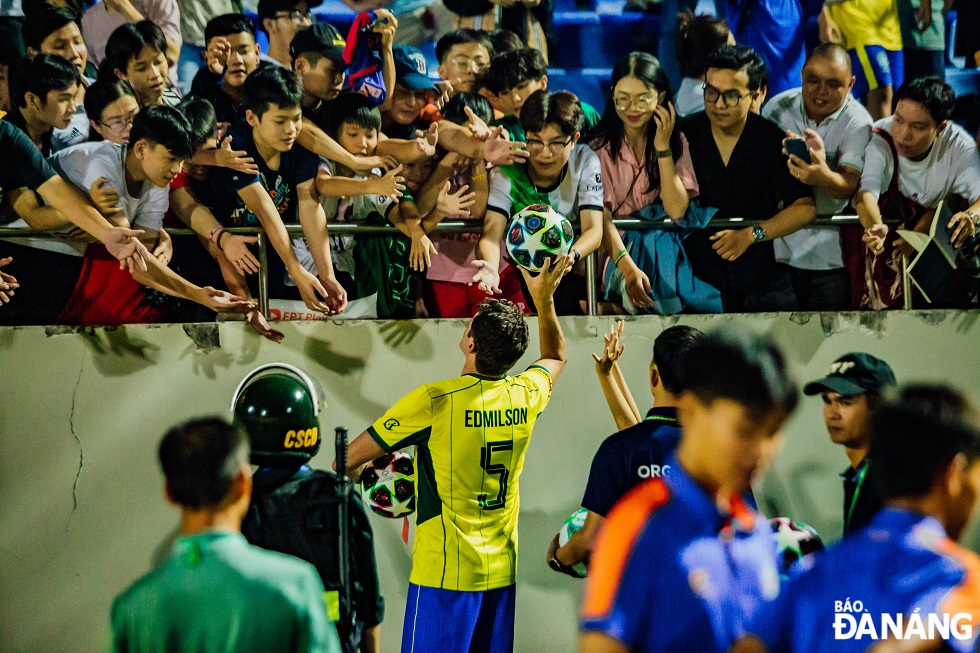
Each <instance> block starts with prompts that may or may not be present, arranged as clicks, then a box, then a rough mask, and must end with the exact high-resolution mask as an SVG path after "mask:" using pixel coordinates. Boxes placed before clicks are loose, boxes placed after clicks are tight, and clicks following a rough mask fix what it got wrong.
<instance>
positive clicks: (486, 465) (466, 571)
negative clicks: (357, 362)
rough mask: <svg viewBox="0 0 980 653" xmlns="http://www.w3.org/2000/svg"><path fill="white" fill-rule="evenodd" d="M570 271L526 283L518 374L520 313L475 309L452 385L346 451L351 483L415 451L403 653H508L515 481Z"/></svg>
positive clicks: (556, 363) (431, 390)
mask: <svg viewBox="0 0 980 653" xmlns="http://www.w3.org/2000/svg"><path fill="white" fill-rule="evenodd" d="M570 265H571V257H562V258H560V259H558V261H557V262H556V263H555V264H554V266H552V267H549V268H545V270H543V271H542V272H541V273H540V274H539V275H538V276H537V277H534V278H532V277H530V276H528V275H527V274H526V273H525V278H526V280H527V284H528V289H529V290H530V291H531V293H532V296H533V298H534V304H535V306H536V307H537V308H538V330H539V339H540V343H541V357H540V359H539V360H537V361H536V362H535V363H534V364H533V365H531V367H529V368H528V369H527V370H526V371H525V372H523V373H520V374H516V375H514V376H508V375H507V373H508V372H509V371H510V369H511V368H512V367H513V366H514V365H515V364H516V363H517V361H518V360H519V359H520V358H521V356H522V355H523V354H524V352H525V350H526V349H527V345H528V339H529V334H528V327H527V323H526V321H525V319H524V314H523V312H522V309H521V308H519V307H517V306H516V305H514V304H512V303H511V302H509V301H506V300H488V301H485V302H484V303H483V304H481V305H480V307H479V310H478V312H477V314H476V316H475V317H474V318H473V319H472V320H471V321H470V323H469V326H468V327H467V329H466V331H465V332H464V333H463V338H462V340H461V341H460V343H459V346H460V349H461V350H462V351H463V354H464V355H465V357H466V360H465V363H464V364H463V370H462V374H461V375H460V376H458V377H456V378H453V379H449V380H447V381H439V382H437V383H428V384H426V385H423V386H422V387H420V388H418V389H416V390H413V391H412V392H410V393H409V394H407V395H405V396H404V397H402V398H401V399H400V400H398V402H396V403H395V405H394V406H392V407H391V408H390V409H389V410H388V411H387V412H386V413H385V414H384V415H383V416H382V417H380V418H379V419H378V420H377V421H376V422H375V423H374V424H373V425H371V426H370V427H369V428H368V429H367V430H366V431H364V433H362V434H361V435H360V436H358V437H357V438H356V439H355V440H354V441H353V442H352V443H351V445H350V450H349V452H348V464H349V466H350V468H351V469H352V471H356V470H357V468H359V467H360V466H361V465H363V464H364V463H366V462H368V461H370V460H373V459H374V458H377V457H378V456H380V455H382V453H384V452H387V451H393V450H396V449H401V448H404V447H406V446H414V447H415V453H416V467H417V470H418V488H417V494H418V510H417V512H416V525H417V527H416V531H415V543H414V547H413V551H412V575H411V579H410V584H409V591H408V604H407V605H406V610H405V626H404V630H403V635H402V651H439V652H440V653H446V652H448V653H452V652H455V651H459V652H460V653H463V652H466V651H470V650H481V651H488V652H492V653H498V652H502V653H503V652H509V651H512V650H513V647H514V598H515V589H514V588H515V582H516V580H517V517H518V512H519V510H520V497H519V492H518V480H519V479H520V475H521V470H522V469H523V467H524V454H525V453H526V451H527V447H528V444H529V443H530V440H531V433H532V429H533V428H534V423H535V421H536V420H537V418H538V416H539V415H540V414H541V412H542V411H543V410H544V408H545V407H546V406H547V404H548V401H549V399H550V398H551V389H552V384H553V383H554V381H555V379H556V378H557V377H558V375H559V374H560V373H561V370H562V369H563V368H564V365H565V340H564V336H563V335H562V332H561V327H560V326H559V324H558V318H557V317H556V315H555V305H554V299H553V295H554V291H555V288H556V287H557V286H558V283H559V282H560V281H561V278H562V276H563V274H564V272H565V270H566V269H567V268H568V267H569V266H570Z"/></svg>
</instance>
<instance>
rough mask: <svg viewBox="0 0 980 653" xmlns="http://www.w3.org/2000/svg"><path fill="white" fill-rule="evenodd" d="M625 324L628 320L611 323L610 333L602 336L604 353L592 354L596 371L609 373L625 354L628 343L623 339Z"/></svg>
mask: <svg viewBox="0 0 980 653" xmlns="http://www.w3.org/2000/svg"><path fill="white" fill-rule="evenodd" d="M625 324H626V322H624V321H623V320H619V321H617V322H616V324H611V325H609V334H608V335H604V336H602V341H603V347H602V355H601V356H599V355H596V354H592V358H593V359H594V360H595V368H596V371H598V372H599V373H601V374H608V373H609V371H610V370H612V366H613V363H615V362H616V361H617V360H619V357H620V356H622V355H623V351H624V350H625V349H626V345H624V344H623V343H622V342H621V340H622V338H623V325H625Z"/></svg>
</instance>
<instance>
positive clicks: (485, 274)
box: [473, 259, 501, 295]
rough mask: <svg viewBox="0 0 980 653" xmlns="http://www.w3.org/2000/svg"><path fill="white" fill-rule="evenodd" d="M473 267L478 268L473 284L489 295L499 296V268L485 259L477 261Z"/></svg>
mask: <svg viewBox="0 0 980 653" xmlns="http://www.w3.org/2000/svg"><path fill="white" fill-rule="evenodd" d="M473 267H475V268H476V274H474V275H473V283H475V284H477V287H478V288H479V289H480V290H482V291H483V292H485V293H486V294H488V295H499V294H500V293H501V291H500V273H498V272H497V266H496V265H491V264H490V262H489V261H484V260H483V259H475V260H474V261H473Z"/></svg>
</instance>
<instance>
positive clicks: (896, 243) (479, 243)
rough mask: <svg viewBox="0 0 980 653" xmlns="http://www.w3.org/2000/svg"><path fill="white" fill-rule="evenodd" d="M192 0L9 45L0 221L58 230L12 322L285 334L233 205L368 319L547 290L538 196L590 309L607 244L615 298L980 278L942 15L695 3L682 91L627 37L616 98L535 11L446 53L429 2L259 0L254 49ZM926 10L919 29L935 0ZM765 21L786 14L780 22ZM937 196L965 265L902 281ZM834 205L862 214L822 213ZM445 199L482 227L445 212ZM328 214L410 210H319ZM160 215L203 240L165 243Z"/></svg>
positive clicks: (565, 306)
mask: <svg viewBox="0 0 980 653" xmlns="http://www.w3.org/2000/svg"><path fill="white" fill-rule="evenodd" d="M178 4H181V3H176V2H175V1H174V0H171V1H170V2H163V1H161V2H148V1H147V2H131V0H110V1H106V2H101V3H99V4H97V5H95V6H93V7H90V8H88V9H87V10H85V11H84V13H81V7H77V6H74V5H72V4H70V3H69V4H68V5H67V6H63V3H60V2H51V3H49V2H44V1H41V0H33V1H31V2H25V4H24V12H25V14H26V19H25V20H24V21H23V22H22V23H21V28H22V29H21V33H22V37H23V43H24V45H25V48H26V56H24V57H23V58H20V59H18V60H16V61H14V62H13V63H12V64H11V65H10V67H9V71H10V72H9V75H8V79H9V84H8V86H9V92H8V94H7V97H8V98H9V106H8V107H7V113H6V115H5V116H4V118H3V120H2V121H0V151H2V153H3V156H4V159H5V161H6V162H7V165H4V166H3V167H2V168H0V186H2V188H3V189H4V193H3V206H2V211H0V213H2V215H3V219H2V220H0V222H2V223H3V225H4V226H7V227H15V228H16V227H21V228H25V229H27V228H30V229H35V230H44V231H49V232H52V233H53V234H55V235H56V236H57V237H56V238H51V237H45V238H39V237H33V236H29V235H25V236H24V237H16V238H5V239H3V240H0V266H4V269H3V271H2V272H0V275H2V276H0V324H52V323H63V324H120V323H132V322H157V321H168V320H175V321H194V320H201V319H209V317H208V313H209V312H210V311H216V312H219V313H240V314H242V315H243V316H244V318H245V319H246V320H247V321H248V322H249V323H250V324H251V325H252V327H253V328H254V329H255V330H256V331H257V332H259V333H261V334H263V335H265V336H267V337H269V338H271V339H274V340H278V339H279V338H281V334H280V333H279V332H277V331H276V330H275V329H274V328H272V326H271V325H270V324H269V322H267V320H266V317H267V316H265V315H263V314H262V313H260V311H259V310H258V306H257V301H256V297H257V285H258V284H257V281H256V278H257V274H256V273H257V272H258V271H259V263H258V256H257V238H256V237H255V236H252V235H241V234H232V233H230V232H229V231H228V229H229V228H232V227H259V228H261V229H262V230H263V231H264V233H265V236H266V237H267V238H268V242H269V244H270V245H271V250H273V252H274V254H273V253H272V252H270V256H269V269H268V275H269V285H268V287H269V295H270V297H272V298H273V299H274V300H277V301H283V302H286V303H288V302H290V301H291V300H292V301H293V302H296V304H295V305H297V306H299V305H300V304H299V302H302V305H305V307H306V309H307V310H308V311H311V312H314V313H317V314H323V315H334V314H338V313H341V312H343V311H344V310H345V308H346V306H347V305H348V302H349V301H350V300H353V299H360V300H365V301H367V302H369V304H370V307H369V309H368V310H367V311H366V313H363V314H365V315H369V316H376V317H379V318H385V319H387V318H412V317H423V316H434V317H468V316H471V315H473V314H474V313H475V310H476V306H477V305H478V304H479V302H480V301H481V300H482V299H483V298H485V297H486V296H487V295H503V296H504V297H506V298H508V299H510V300H512V301H514V302H515V303H517V304H518V305H521V306H523V307H525V308H526V310H527V311H528V312H532V311H533V310H534V307H533V302H531V301H528V299H527V298H528V294H527V289H526V286H525V284H524V281H523V279H522V278H521V276H520V275H519V274H517V273H516V270H515V269H514V267H513V263H512V262H511V261H509V259H508V257H507V255H506V252H505V248H503V247H502V242H501V241H502V238H503V236H504V234H505V233H506V229H507V223H508V220H509V218H510V217H511V216H512V215H513V214H514V213H516V212H517V211H519V210H521V209H522V208H524V207H525V206H528V205H530V204H535V203H545V204H549V205H551V206H552V207H554V208H555V209H557V210H558V211H559V212H561V213H562V214H564V215H566V216H567V217H568V218H569V219H570V220H572V221H573V223H574V224H575V225H576V226H577V229H578V236H577V239H576V241H575V243H574V245H573V248H572V252H571V254H570V257H571V259H572V260H571V262H572V263H574V266H572V267H571V272H570V273H569V274H568V275H567V276H566V278H565V280H564V281H563V282H562V284H561V286H560V287H559V290H558V293H557V296H556V303H557V305H558V308H559V313H560V314H581V313H582V312H584V310H585V295H586V280H585V265H584V261H583V260H582V259H583V258H584V257H588V256H590V255H592V254H593V253H598V255H599V261H600V268H599V269H600V270H602V279H601V288H602V296H601V299H602V300H603V301H602V308H603V310H606V311H610V312H628V313H659V314H673V313H679V312H722V311H724V312H746V311H747V312H752V311H777V310H819V311H829V310H850V309H860V308H870V309H882V308H892V307H901V306H902V305H903V304H904V303H906V302H907V301H911V302H912V303H913V305H915V304H919V305H927V304H926V303H925V302H926V301H927V300H928V301H930V302H932V304H931V305H933V306H954V307H965V306H970V305H972V304H974V303H975V302H976V301H977V295H978V293H977V288H978V285H980V284H978V281H977V275H976V273H975V269H976V267H977V264H976V251H977V241H978V239H977V232H978V227H980V157H978V153H977V145H976V142H975V141H974V140H973V137H972V136H971V135H970V134H969V133H968V132H967V131H966V130H965V129H963V128H962V127H960V126H959V125H957V124H955V123H953V122H951V120H950V118H951V116H952V113H953V110H954V104H955V101H956V99H955V97H954V93H953V90H952V89H951V88H950V87H949V86H948V85H947V84H945V83H944V82H943V81H942V78H941V74H942V72H943V66H942V64H943V60H942V57H941V56H940V57H938V59H937V57H935V56H933V55H932V54H930V53H932V52H933V51H934V47H933V45H934V44H933V42H932V41H929V42H928V43H925V41H923V42H924V43H925V45H921V44H920V45H921V47H919V46H918V45H916V46H915V47H911V46H909V45H906V49H905V50H904V51H903V49H902V43H903V41H902V38H903V34H904V32H905V31H906V30H905V28H906V27H907V26H906V25H905V22H907V21H902V23H901V27H902V29H899V20H898V16H899V14H901V13H902V12H903V11H905V10H904V9H903V8H902V7H901V5H902V3H901V2H899V3H898V4H899V7H898V8H897V9H896V8H895V7H891V8H890V9H889V10H888V11H889V12H890V13H889V21H890V20H891V18H894V27H895V29H894V30H891V31H889V30H890V28H888V29H885V28H883V27H881V25H882V24H885V25H886V26H887V25H891V22H888V21H886V22H885V23H881V24H879V23H875V25H876V26H875V27H874V28H873V29H872V27H866V28H862V27H861V25H866V24H867V21H865V22H862V20H863V19H868V20H870V18H869V16H870V15H871V13H872V11H873V9H874V7H872V5H877V4H881V3H875V2H864V1H863V0H860V1H859V0H852V1H850V2H846V3H843V4H834V5H829V4H828V6H827V7H824V8H823V10H822V11H821V12H820V16H819V23H820V33H821V37H822V40H823V41H824V42H823V43H821V44H820V45H818V46H817V47H815V48H812V49H811V50H810V51H809V52H807V51H806V48H805V46H804V39H803V36H802V30H803V29H804V23H805V20H804V17H802V16H801V17H800V18H799V20H796V22H795V23H794V22H792V20H791V17H786V16H778V15H774V14H773V15H770V14H767V12H770V13H771V9H770V8H769V3H767V2H759V3H753V4H754V5H755V9H754V10H753V11H751V12H744V11H741V12H740V11H738V10H737V9H738V6H739V5H740V4H741V3H738V2H734V3H733V2H729V3H728V4H729V5H732V6H730V7H728V9H729V11H728V12H727V13H728V16H727V18H728V22H727V23H726V21H725V20H723V19H721V18H712V17H710V16H694V15H692V14H690V13H689V12H688V13H685V14H683V15H682V16H681V18H680V23H679V26H678V37H677V52H676V57H677V61H679V63H680V73H681V76H682V79H681V81H680V84H679V86H678V87H677V89H676V91H675V89H674V87H673V85H672V83H671V81H670V76H669V74H668V71H667V69H666V66H665V65H664V64H662V63H661V61H660V60H658V59H657V58H656V57H654V56H653V55H651V54H647V53H644V52H633V53H631V54H629V55H628V56H627V57H625V58H624V59H623V60H622V61H620V62H619V63H618V64H617V65H616V66H615V68H614V69H613V71H612V78H611V80H610V83H609V86H608V91H607V94H606V98H605V100H606V101H605V106H604V107H592V106H590V105H589V104H587V103H585V102H582V101H580V100H579V98H578V97H576V96H575V95H573V94H572V93H569V92H567V91H561V90H556V89H555V88H553V85H550V84H549V76H548V68H547V62H546V58H545V57H546V54H547V52H546V47H528V46H529V45H535V42H536V40H535V37H534V33H535V32H536V30H537V29H538V28H540V23H535V24H537V25H538V28H533V29H528V25H530V23H529V24H528V25H525V28H524V29H522V30H518V31H520V35H517V34H514V33H512V32H510V31H501V30H494V31H486V30H478V29H471V28H468V27H462V28H458V29H454V30H451V31H449V32H448V33H445V34H444V35H443V36H441V38H439V40H438V44H437V47H436V55H437V58H438V61H439V65H438V69H437V73H438V76H439V78H440V79H438V80H436V79H434V78H433V77H432V76H430V74H429V70H428V69H427V65H426V59H425V57H424V55H423V54H422V52H421V51H420V50H418V49H417V48H415V47H413V46H411V45H404V44H401V42H402V41H404V40H405V39H408V40H410V41H412V42H417V41H418V40H419V39H423V40H424V38H427V37H425V36H424V35H421V36H420V34H421V32H425V31H426V30H430V27H431V25H430V23H432V21H431V20H430V19H431V16H430V17H429V18H425V16H424V14H425V12H421V13H420V12H419V11H417V10H415V9H411V8H410V9H409V10H407V11H403V9H405V8H403V7H399V8H393V9H392V11H389V10H387V9H376V10H374V12H373V13H372V14H367V15H363V16H362V17H359V18H358V21H356V22H355V28H354V29H352V31H351V34H350V35H349V37H348V39H345V38H344V36H343V35H341V34H340V32H339V31H338V30H337V29H336V28H334V27H333V26H331V25H329V24H327V23H317V22H315V19H314V17H313V16H312V14H311V13H310V5H309V3H307V2H305V1H304V0H299V1H298V2H295V1H293V0H262V1H261V2H259V4H258V19H259V20H258V23H259V28H260V29H261V30H262V31H264V32H265V33H266V34H267V36H268V43H269V47H268V51H267V52H262V50H261V48H260V46H259V44H258V42H257V40H256V31H255V24H254V23H253V22H252V20H251V19H250V18H248V17H247V16H246V15H244V14H242V13H220V15H218V12H227V11H230V9H229V7H224V6H223V4H228V3H222V2H209V3H184V4H188V5H190V4H195V6H194V7H192V8H185V7H183V6H181V7H180V9H182V10H184V13H183V14H181V13H180V11H179V10H178V6H177V5H178ZM198 5H199V6H198ZM440 6H441V4H440ZM519 6H520V7H524V10H525V12H524V14H522V15H524V16H525V17H528V16H532V15H533V10H535V9H536V8H537V5H535V4H534V3H524V4H520V5H519ZM921 6H928V5H927V3H923V5H921ZM935 6H938V3H936V5H934V10H933V12H934V11H935ZM733 7H734V9H733ZM509 8H512V7H509ZM430 9H431V8H426V9H425V11H430ZM207 12H214V13H213V14H207ZM393 12H394V13H393ZM528 12H531V13H528ZM862 12H864V13H862ZM923 12H924V10H922V9H920V10H919V13H918V15H917V21H918V22H917V23H915V24H913V25H912V29H913V31H914V32H915V33H916V34H919V35H920V36H922V34H924V33H925V32H926V31H927V30H928V29H930V25H933V26H935V25H936V24H937V23H939V22H941V18H942V15H941V14H940V15H939V16H938V18H937V17H933V16H932V14H928V15H926V14H925V13H923ZM205 14H207V15H205ZM396 14H397V17H396ZM416 14H418V16H417V15H416ZM892 14H894V16H892ZM504 15H505V17H504V20H503V22H502V24H501V26H506V25H507V24H508V20H507V19H506V11H505V12H504ZM419 16H422V18H423V19H424V20H421V22H419V21H418V20H416V19H417V18H418V17H419ZM406 17H407V21H406ZM205 18H207V20H204V19H205ZM471 18H472V16H471ZM766 20H769V21H770V23H771V24H772V25H778V24H780V21H782V23H784V24H783V26H782V28H781V29H780V30H777V31H778V33H779V38H776V37H775V36H773V34H775V32H773V31H772V30H768V31H767V30H766V29H765V28H764V27H765V21H766ZM794 20H795V19H794ZM437 22H438V21H437ZM463 22H465V21H463V20H462V19H459V18H458V17H457V20H456V23H457V24H461V23H463ZM477 23H478V24H479V26H480V27H488V26H490V25H488V24H486V23H484V22H481V21H476V22H475V23H473V24H474V25H476V24H477ZM4 25H5V26H7V27H9V25H8V23H7V22H4ZM729 25H731V29H729ZM494 26H496V25H494ZM406 27H407V28H408V29H410V30H412V35H411V37H410V38H409V37H404V38H402V37H400V36H399V34H400V32H401V30H403V29H406ZM531 27H533V25H531ZM420 30H421V31H420ZM862 30H863V31H862ZM430 31H431V30H430ZM892 32H894V34H893V33H892ZM767 34H768V36H767ZM882 34H884V37H882ZM182 35H183V37H182ZM430 36H431V35H430ZM878 37H882V38H878ZM885 37H888V38H885ZM892 37H894V38H892ZM923 38H924V37H923ZM780 39H783V40H786V39H788V40H786V42H785V43H782V42H780ZM889 39H890V40H889ZM910 39H911V37H909V38H907V39H906V41H904V42H905V43H917V41H915V40H914V39H911V40H910ZM348 40H350V41H352V42H347V41H348ZM879 41H881V42H879ZM542 43H543V41H542ZM903 57H904V58H903ZM903 68H904V70H905V72H906V73H908V74H907V75H905V76H904V79H903ZM937 73H938V75H937ZM191 77H192V79H191ZM556 79H557V78H556ZM181 88H186V89H189V91H188V93H187V94H186V95H184V94H182V92H181ZM940 206H944V207H945V208H946V209H949V211H948V212H946V213H944V215H947V216H949V215H951V216H952V217H950V218H948V221H947V224H944V225H937V226H939V227H941V228H943V229H949V230H950V231H952V235H951V240H952V243H953V245H954V246H955V247H956V248H957V253H958V260H957V263H958V266H957V270H956V271H955V273H953V274H952V276H951V279H950V281H949V282H948V283H946V284H945V286H944V288H943V291H942V292H941V293H939V294H938V295H934V296H931V297H928V298H925V297H922V296H919V295H915V296H913V297H911V298H906V297H904V296H903V288H904V284H903V283H902V278H901V277H902V266H903V264H904V263H907V262H910V261H912V260H913V259H914V257H915V255H916V251H915V250H914V249H913V247H912V245H911V244H910V243H908V242H906V240H904V239H902V238H900V237H899V235H898V234H897V233H896V232H897V231H898V230H900V229H906V230H911V231H917V232H921V233H924V234H928V233H929V232H930V228H931V226H932V222H933V220H934V219H935V216H936V215H937V209H939V207H940ZM846 213H851V214H854V213H856V214H857V216H858V218H859V220H860V226H850V227H837V226H834V227H828V226H813V225H812V223H813V222H814V220H815V219H816V218H817V216H833V215H839V214H846ZM627 216H633V217H636V216H640V217H642V218H644V219H647V220H650V221H655V222H659V223H662V224H661V225H660V226H661V227H662V228H660V229H656V230H649V229H648V230H632V231H626V232H622V231H620V230H619V229H618V228H617V227H616V225H615V223H614V222H613V218H616V217H627ZM716 218H717V219H722V218H741V219H743V220H746V221H749V222H748V224H749V225H750V226H746V227H744V228H718V227H717V226H713V225H712V220H713V219H716ZM444 219H449V220H454V221H455V220H463V221H467V222H471V223H472V224H473V226H474V232H473V233H447V232H437V233H433V230H434V229H435V227H436V226H437V225H438V224H439V223H440V222H441V221H442V220H444ZM944 220H947V218H944ZM333 222H354V223H358V224H364V225H390V226H393V227H395V228H396V229H397V233H393V232H391V231H389V232H373V233H363V234H360V233H359V234H357V235H355V236H346V235H345V236H330V235H328V231H329V227H328V225H329V224H330V223H333ZM290 224H298V225H301V227H302V236H298V235H290V234H289V233H288V232H287V230H286V229H285V225H290ZM715 224H717V222H716V223H715ZM726 224H728V223H726ZM171 227H189V228H190V229H192V230H193V231H194V233H196V234H197V236H198V238H197V239H196V240H197V241H199V242H194V241H192V240H190V239H186V238H184V239H176V245H175V240H174V239H172V238H171V237H170V235H168V233H167V229H168V228H171ZM119 260H121V261H123V262H124V264H123V266H122V267H128V268H129V271H128V272H127V271H125V270H120V269H119V268H120V266H117V265H116V262H117V261H119ZM208 309H210V311H209V310H208Z"/></svg>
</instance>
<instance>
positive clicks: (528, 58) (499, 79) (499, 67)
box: [483, 48, 548, 95]
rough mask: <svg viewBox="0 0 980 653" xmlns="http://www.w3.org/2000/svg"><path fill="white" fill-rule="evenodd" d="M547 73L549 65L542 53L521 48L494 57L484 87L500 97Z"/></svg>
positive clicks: (484, 80) (484, 78)
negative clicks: (505, 92)
mask: <svg viewBox="0 0 980 653" xmlns="http://www.w3.org/2000/svg"><path fill="white" fill-rule="evenodd" d="M547 72H548V64H547V63H546V62H545V60H544V57H543V56H541V53H540V52H538V51H537V50H535V49H533V48H521V49H520V50H514V51H512V52H505V53H503V54H498V55H494V57H493V59H491V60H490V69H489V70H488V71H487V74H486V75H485V76H484V77H483V85H484V86H485V87H486V88H487V90H488V91H490V92H491V93H493V94H494V95H500V94H501V93H503V92H504V91H508V90H510V89H512V88H514V87H515V86H519V85H521V84H523V83H524V82H527V81H531V80H536V79H541V78H542V77H544V76H545V74H546V73H547Z"/></svg>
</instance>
